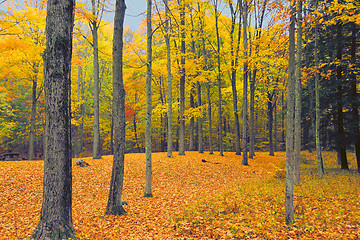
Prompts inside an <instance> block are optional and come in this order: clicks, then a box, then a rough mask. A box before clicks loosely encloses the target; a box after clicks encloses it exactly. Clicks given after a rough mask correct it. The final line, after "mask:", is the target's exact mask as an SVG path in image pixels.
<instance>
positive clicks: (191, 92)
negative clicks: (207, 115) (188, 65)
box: [189, 89, 196, 151]
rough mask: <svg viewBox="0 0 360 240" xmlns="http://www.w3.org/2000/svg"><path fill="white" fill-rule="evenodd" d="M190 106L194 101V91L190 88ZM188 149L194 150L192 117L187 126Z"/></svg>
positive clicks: (192, 106)
mask: <svg viewBox="0 0 360 240" xmlns="http://www.w3.org/2000/svg"><path fill="white" fill-rule="evenodd" d="M190 107H191V108H195V101H194V91H193V89H191V91H190ZM189 128H190V129H189V140H190V141H189V150H190V151H195V150H196V149H195V137H194V129H195V119H194V117H191V118H190V127H189Z"/></svg>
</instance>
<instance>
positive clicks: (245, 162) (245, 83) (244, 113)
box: [242, 1, 249, 166]
mask: <svg viewBox="0 0 360 240" xmlns="http://www.w3.org/2000/svg"><path fill="white" fill-rule="evenodd" d="M247 4H248V3H247V1H244V13H243V17H244V21H243V36H244V37H243V41H244V59H245V60H244V78H243V109H242V110H243V111H242V116H243V132H242V141H243V159H242V164H243V165H246V166H247V165H249V164H248V155H247V152H248V151H247V137H248V136H247V135H248V131H247V116H248V113H247V87H248V59H247V56H248V52H247V51H248V49H247V47H248V41H247V36H248V35H247V24H248V22H247V17H248V5H247Z"/></svg>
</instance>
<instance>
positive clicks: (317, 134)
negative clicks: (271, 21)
mask: <svg viewBox="0 0 360 240" xmlns="http://www.w3.org/2000/svg"><path fill="white" fill-rule="evenodd" d="M316 9H317V0H316ZM314 48H315V49H314V51H315V53H314V55H315V56H314V57H315V68H316V69H317V68H318V49H317V48H318V25H317V24H315V47H314ZM319 82H320V79H319V74H318V73H316V74H315V146H316V159H317V168H318V174H319V177H320V178H322V177H323V175H324V164H323V160H322V156H321V146H320V93H319V91H320V86H319Z"/></svg>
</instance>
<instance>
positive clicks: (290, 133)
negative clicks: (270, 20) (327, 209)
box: [285, 0, 296, 225]
mask: <svg viewBox="0 0 360 240" xmlns="http://www.w3.org/2000/svg"><path fill="white" fill-rule="evenodd" d="M290 7H291V13H290V14H291V15H290V27H289V81H288V90H287V97H286V103H287V104H286V105H287V111H286V189H285V215H286V216H285V222H286V224H287V225H292V224H293V223H294V203H293V199H294V162H293V161H294V156H293V154H294V127H293V125H294V107H295V106H294V99H295V93H294V92H295V86H294V85H295V13H296V1H295V0H292V1H291V6H290Z"/></svg>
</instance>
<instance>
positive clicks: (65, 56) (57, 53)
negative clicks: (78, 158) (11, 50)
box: [30, 0, 75, 239]
mask: <svg viewBox="0 0 360 240" xmlns="http://www.w3.org/2000/svg"><path fill="white" fill-rule="evenodd" d="M74 7H75V2H74V1H70V0H64V1H60V2H59V1H54V0H49V1H48V2H47V17H46V30H45V31H46V49H45V52H44V86H45V149H44V151H45V159H44V180H43V200H42V207H41V216H40V221H39V224H38V225H37V227H36V228H35V230H34V232H33V234H32V235H31V237H30V239H69V238H74V237H75V230H74V228H73V222H72V164H71V122H70V119H71V116H70V113H71V109H70V107H71V102H70V101H71V100H70V96H71V80H70V76H71V55H72V34H73V25H74Z"/></svg>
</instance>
